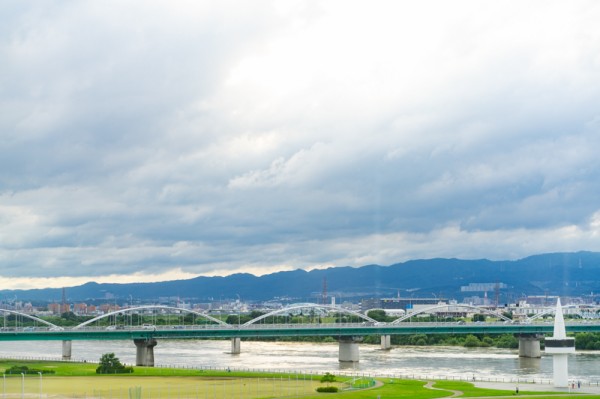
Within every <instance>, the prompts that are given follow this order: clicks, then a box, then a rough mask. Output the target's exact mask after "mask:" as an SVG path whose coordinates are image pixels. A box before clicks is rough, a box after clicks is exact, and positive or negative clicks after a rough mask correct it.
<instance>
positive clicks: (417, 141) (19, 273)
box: [0, 1, 600, 286]
mask: <svg viewBox="0 0 600 399" xmlns="http://www.w3.org/2000/svg"><path fill="white" fill-rule="evenodd" d="M2 15H3V16H2V17H0V57H1V58H2V59H3V60H5V61H6V62H3V63H2V64H0V74H1V75H2V76H3V78H2V81H1V83H0V104H1V106H2V109H3V110H5V112H2V113H1V114H0V138H1V140H0V220H1V221H2V222H3V223H2V225H0V262H2V266H3V267H2V271H1V272H0V275H1V276H4V277H5V278H7V279H8V278H10V279H15V280H14V281H16V282H18V284H23V285H26V284H34V285H36V286H37V285H39V284H44V281H47V283H48V284H54V282H52V283H51V282H50V280H45V279H47V278H52V279H57V280H52V281H55V282H56V283H57V284H58V282H59V281H62V282H64V281H65V280H59V279H63V278H71V279H77V281H80V280H81V279H86V278H89V279H96V280H99V279H103V278H106V279H111V278H116V277H115V276H117V275H118V276H123V278H130V277H127V276H133V277H132V278H135V276H140V275H142V274H144V275H146V274H147V275H148V276H150V277H148V278H157V279H158V278H160V279H162V278H167V277H166V276H167V275H168V274H169V273H171V272H170V271H172V270H175V271H177V272H172V273H173V275H196V274H205V275H217V274H218V275H221V274H227V273H229V272H234V271H252V272H254V273H263V272H266V271H272V270H279V269H285V270H288V269H293V268H296V267H301V268H307V269H310V268H315V267H322V265H352V266H360V265H362V264H366V263H382V264H389V263H394V262H398V261H402V260H406V259H410V258H429V257H434V256H449V257H466V258H480V257H488V258H493V259H505V258H514V257H518V256H526V255H529V254H531V253H534V252H544V251H555V250H558V249H564V250H579V249H586V250H600V248H598V244H597V242H596V241H597V240H595V239H594V238H597V234H598V232H597V228H596V227H597V226H596V224H597V219H598V217H597V215H598V212H600V210H599V208H598V205H597V204H598V203H599V202H598V200H600V198H599V196H598V194H597V193H599V192H600V187H598V181H600V180H599V179H598V175H597V171H598V170H600V167H599V166H600V165H598V162H599V161H598V160H597V157H596V156H595V153H594V151H595V149H596V148H598V145H599V144H600V143H598V137H600V136H599V135H598V133H599V129H600V125H599V123H598V120H599V118H600V116H598V112H597V109H596V108H597V106H596V104H597V103H598V102H599V101H600V81H599V79H600V74H599V73H598V69H599V68H600V58H599V56H598V54H599V53H600V52H599V50H600V49H599V45H598V43H600V40H598V39H600V28H598V27H597V23H596V21H597V20H598V18H599V17H600V7H599V6H598V5H597V4H596V3H595V2H591V1H575V2H570V3H568V4H566V3H551V4H549V3H547V2H541V1H540V2H537V1H535V2H533V3H527V4H523V3H518V2H508V3H494V4H490V3H485V4H483V3H481V2H476V1H459V2H452V3H448V2H444V1H425V2H420V3H409V2H396V1H382V2H377V3H374V4H368V5H367V4H366V3H360V2H350V3H349V2H345V1H325V2H316V3H311V2H279V1H276V2H271V1H259V2H253V3H252V4H250V3H248V4H245V3H240V2H227V1H226V2H208V3H206V2H203V3H198V2H192V1H189V2H188V1H176V2H174V3H169V4H166V3H164V2H154V1H151V2H144V4H143V6H142V5H141V3H138V2H133V3H127V4H122V3H121V2H111V3H102V4H99V3H93V2H85V1H84V2H78V3H60V2H59V3H44V4H36V5H28V4H14V5H11V6H10V8H9V9H7V10H6V13H3V14H2ZM132 21H134V23H132ZM24 265H25V266H30V265H34V266H36V267H27V268H24V267H23V266H24ZM165 273H166V274H165ZM182 273H183V274H182ZM18 278H23V279H24V280H18ZM140 278H141V277H140ZM29 279H37V280H29ZM119 279H121V277H119ZM28 281H31V283H28ZM34 281H35V282H34ZM73 281H75V280H73Z"/></svg>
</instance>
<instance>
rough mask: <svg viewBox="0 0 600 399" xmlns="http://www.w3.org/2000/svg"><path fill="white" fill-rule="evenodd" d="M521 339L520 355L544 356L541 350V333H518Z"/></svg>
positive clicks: (517, 335)
mask: <svg viewBox="0 0 600 399" xmlns="http://www.w3.org/2000/svg"><path fill="white" fill-rule="evenodd" d="M516 337H517V338H518V339H519V357H531V358H538V357H542V352H541V350H540V340H541V338H542V335H540V334H516Z"/></svg>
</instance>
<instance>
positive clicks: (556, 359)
mask: <svg viewBox="0 0 600 399" xmlns="http://www.w3.org/2000/svg"><path fill="white" fill-rule="evenodd" d="M544 343H545V345H546V353H549V354H551V355H552V366H553V369H554V386H555V387H559V388H567V387H568V386H569V363H568V357H569V353H575V338H568V337H567V331H566V329H565V319H564V317H563V312H562V306H561V305H560V298H558V301H556V315H555V316H554V334H553V336H552V337H548V338H546V339H545V340H544Z"/></svg>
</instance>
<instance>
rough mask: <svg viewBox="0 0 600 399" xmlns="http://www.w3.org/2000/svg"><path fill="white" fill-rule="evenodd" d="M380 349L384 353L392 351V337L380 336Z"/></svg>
mask: <svg viewBox="0 0 600 399" xmlns="http://www.w3.org/2000/svg"><path fill="white" fill-rule="evenodd" d="M381 349H382V350H384V351H389V350H390V349H392V336H391V335H382V336H381Z"/></svg>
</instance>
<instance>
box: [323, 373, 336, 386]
mask: <svg viewBox="0 0 600 399" xmlns="http://www.w3.org/2000/svg"><path fill="white" fill-rule="evenodd" d="M323 382H326V383H327V385H328V386H329V383H330V382H335V375H333V374H331V373H329V372H327V373H325V375H324V376H323V377H321V383H323Z"/></svg>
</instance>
